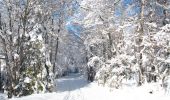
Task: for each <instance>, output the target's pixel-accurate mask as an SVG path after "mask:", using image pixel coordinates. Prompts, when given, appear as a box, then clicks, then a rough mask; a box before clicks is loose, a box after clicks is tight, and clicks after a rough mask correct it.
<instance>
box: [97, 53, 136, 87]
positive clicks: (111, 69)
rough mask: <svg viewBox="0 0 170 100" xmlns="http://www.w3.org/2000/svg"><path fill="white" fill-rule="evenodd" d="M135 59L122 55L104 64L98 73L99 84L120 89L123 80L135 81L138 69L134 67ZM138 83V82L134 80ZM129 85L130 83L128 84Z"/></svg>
mask: <svg viewBox="0 0 170 100" xmlns="http://www.w3.org/2000/svg"><path fill="white" fill-rule="evenodd" d="M134 60H135V58H134V57H133V56H132V57H131V56H128V55H120V56H117V57H115V58H112V59H111V60H109V61H108V62H107V63H105V64H103V65H102V66H101V67H100V69H99V70H98V71H97V74H96V80H97V81H98V83H99V84H103V85H104V84H106V85H108V86H109V87H113V88H119V87H120V86H121V85H122V81H123V80H134V79H136V78H135V75H136V73H135V72H136V71H137V70H138V69H136V68H137V67H135V64H134V65H133V62H134ZM134 81H137V80H134ZM124 84H125V81H124ZM127 84H128V83H127Z"/></svg>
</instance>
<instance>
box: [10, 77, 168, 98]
mask: <svg viewBox="0 0 170 100" xmlns="http://www.w3.org/2000/svg"><path fill="white" fill-rule="evenodd" d="M56 84H57V86H56V92H53V93H45V94H33V95H30V96H26V97H21V98H13V99H10V100H170V96H167V95H165V94H164V93H163V92H157V91H156V86H154V84H148V85H144V86H143V87H127V88H122V89H118V90H116V89H114V90H112V91H110V90H111V89H110V88H107V87H102V86H98V84H97V83H90V84H89V83H88V82H87V81H86V79H85V78H84V77H83V75H80V74H70V75H69V76H66V77H64V78H60V79H58V80H56ZM151 90H153V94H150V93H149V91H151Z"/></svg>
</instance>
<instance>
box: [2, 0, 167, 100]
mask: <svg viewBox="0 0 170 100" xmlns="http://www.w3.org/2000/svg"><path fill="white" fill-rule="evenodd" d="M91 70H93V71H91ZM70 73H79V74H81V75H83V76H84V77H88V78H87V80H88V79H89V80H90V81H92V82H93V81H94V82H96V83H97V84H98V85H102V86H103V87H105V86H107V87H110V88H114V89H120V88H122V87H123V86H124V84H131V85H133V86H136V87H141V86H144V85H145V84H146V83H148V84H149V83H159V87H160V88H162V89H163V90H165V91H166V92H169V93H170V0H0V93H3V94H6V95H7V97H8V98H13V97H23V96H28V95H32V94H41V93H51V92H54V91H57V88H56V84H57V83H56V80H58V79H60V78H63V77H65V76H68V75H69V74H70ZM21 100H22V99H21ZM35 100H36V99H35ZM50 100H54V99H50ZM61 100H72V99H61ZM74 100H78V99H74ZM79 100H80V99H79ZM82 100H84V99H82Z"/></svg>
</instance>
